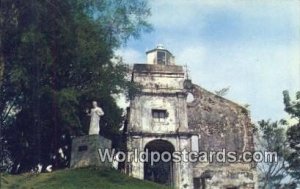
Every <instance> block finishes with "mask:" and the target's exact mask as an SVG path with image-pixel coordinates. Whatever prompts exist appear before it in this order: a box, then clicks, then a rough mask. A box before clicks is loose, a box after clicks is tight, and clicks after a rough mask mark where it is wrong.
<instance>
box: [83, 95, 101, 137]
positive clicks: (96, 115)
mask: <svg viewBox="0 0 300 189" xmlns="http://www.w3.org/2000/svg"><path fill="white" fill-rule="evenodd" d="M86 113H87V114H88V115H89V116H91V122H90V129H89V135H99V132H100V125H99V122H100V117H101V116H103V115H104V112H103V110H102V108H100V107H98V105H97V102H96V101H93V108H92V109H91V111H90V112H89V110H86Z"/></svg>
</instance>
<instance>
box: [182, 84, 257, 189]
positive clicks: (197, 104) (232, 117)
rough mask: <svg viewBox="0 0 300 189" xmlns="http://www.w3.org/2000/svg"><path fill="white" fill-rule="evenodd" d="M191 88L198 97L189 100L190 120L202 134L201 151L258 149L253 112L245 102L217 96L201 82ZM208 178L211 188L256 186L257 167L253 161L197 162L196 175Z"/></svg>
mask: <svg viewBox="0 0 300 189" xmlns="http://www.w3.org/2000/svg"><path fill="white" fill-rule="evenodd" d="M190 92H191V93H192V94H193V95H194V100H193V101H192V102H190V103H188V104H187V107H188V124H189V129H190V131H192V132H196V133H198V135H199V151H206V152H218V151H222V150H223V149H224V150H225V152H229V151H233V152H237V153H238V154H241V153H242V152H245V151H249V152H253V151H254V144H253V127H252V124H251V121H250V118H249V112H248V111H247V110H246V109H245V108H244V107H242V106H240V105H238V104H236V103H234V102H231V101H229V100H227V99H225V98H223V97H220V96H217V95H215V94H213V93H211V92H209V91H207V90H205V89H203V88H201V87H200V86H197V85H193V87H192V88H191V89H190ZM207 172H209V173H210V176H211V179H206V185H207V188H208V189H210V188H211V189H214V188H216V189H217V188H218V189H219V188H227V187H238V188H240V189H241V188H254V186H255V185H254V184H255V182H256V171H255V167H254V165H253V164H252V163H218V162H210V163H203V162H202V163H199V162H197V163H195V164H194V177H196V178H200V177H203V175H204V173H207Z"/></svg>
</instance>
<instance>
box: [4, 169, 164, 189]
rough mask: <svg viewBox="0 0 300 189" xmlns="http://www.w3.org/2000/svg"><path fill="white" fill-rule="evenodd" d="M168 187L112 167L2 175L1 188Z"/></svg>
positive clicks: (148, 188) (113, 188) (88, 188)
mask: <svg viewBox="0 0 300 189" xmlns="http://www.w3.org/2000/svg"><path fill="white" fill-rule="evenodd" d="M77 188H78V189H141V188H142V189H167V188H168V187H165V186H162V185H158V184H156V183H152V182H148V181H142V180H138V179H134V178H131V177H128V176H126V175H124V174H121V173H119V172H118V171H116V170H112V169H108V168H105V169H103V168H102V169H100V168H92V167H91V168H82V169H66V170H60V171H55V172H52V173H42V174H38V175H33V174H29V173H28V174H22V175H14V176H13V175H2V178H1V189H77Z"/></svg>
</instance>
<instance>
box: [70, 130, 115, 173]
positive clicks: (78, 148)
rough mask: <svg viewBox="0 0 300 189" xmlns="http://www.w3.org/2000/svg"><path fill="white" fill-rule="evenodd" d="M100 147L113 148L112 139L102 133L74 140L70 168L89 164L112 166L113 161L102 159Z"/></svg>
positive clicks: (103, 148)
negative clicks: (103, 160) (101, 134)
mask: <svg viewBox="0 0 300 189" xmlns="http://www.w3.org/2000/svg"><path fill="white" fill-rule="evenodd" d="M99 149H102V151H104V150H105V149H109V150H111V140H109V139H106V138H104V137H102V136H100V135H87V136H81V137H76V138H74V139H73V140H72V151H71V163H70V168H79V167H87V166H111V163H110V162H108V160H107V161H106V162H102V161H100V156H99Z"/></svg>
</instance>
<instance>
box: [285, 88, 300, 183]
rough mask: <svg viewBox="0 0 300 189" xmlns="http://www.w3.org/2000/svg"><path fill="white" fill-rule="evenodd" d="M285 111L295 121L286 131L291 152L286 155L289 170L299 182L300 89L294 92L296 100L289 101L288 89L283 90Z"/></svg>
mask: <svg viewBox="0 0 300 189" xmlns="http://www.w3.org/2000/svg"><path fill="white" fill-rule="evenodd" d="M283 97H284V105H285V111H286V112H287V113H288V114H289V115H291V118H292V119H295V120H296V123H295V124H294V125H292V126H291V127H290V128H289V129H288V131H287V138H288V142H289V145H290V147H291V149H292V153H291V154H290V156H289V157H288V162H289V172H290V174H291V175H292V176H293V177H294V178H295V179H296V180H298V183H300V91H298V92H297V93H296V100H295V101H291V99H290V95H289V93H288V91H283Z"/></svg>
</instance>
